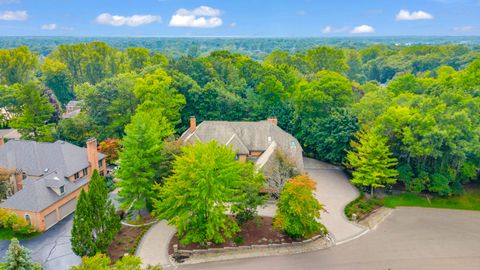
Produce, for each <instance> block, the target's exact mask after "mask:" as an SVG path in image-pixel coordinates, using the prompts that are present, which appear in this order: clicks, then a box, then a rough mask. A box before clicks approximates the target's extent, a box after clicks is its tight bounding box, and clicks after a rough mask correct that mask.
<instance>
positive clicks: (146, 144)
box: [116, 110, 174, 210]
mask: <svg viewBox="0 0 480 270" xmlns="http://www.w3.org/2000/svg"><path fill="white" fill-rule="evenodd" d="M173 132H174V131H173V129H172V127H171V126H170V124H169V123H168V122H167V119H166V118H165V117H163V116H160V114H156V113H154V112H144V111H142V110H137V113H136V114H135V115H134V116H133V117H132V122H131V123H130V124H128V125H127V126H126V128H125V133H126V134H127V135H126V136H125V137H124V138H123V140H122V144H123V149H122V151H121V152H120V155H119V156H120V159H119V165H120V169H119V170H118V173H117V175H116V176H117V178H119V179H120V181H119V182H118V185H117V186H118V187H119V188H120V191H119V196H120V202H121V203H122V205H121V207H122V208H123V209H127V210H128V209H129V208H133V209H136V210H140V209H142V208H145V207H147V206H148V205H150V203H151V198H152V196H153V193H154V191H153V185H154V183H155V182H157V181H158V180H159V179H160V178H161V175H160V172H159V168H160V164H161V161H162V159H163V158H162V148H163V140H164V139H165V138H166V137H168V136H170V135H172V134H173Z"/></svg>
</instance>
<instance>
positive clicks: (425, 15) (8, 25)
mask: <svg viewBox="0 0 480 270" xmlns="http://www.w3.org/2000/svg"><path fill="white" fill-rule="evenodd" d="M400 35H421V36H425V35H428V36H431V35H441V36H450V35H480V0H405V1H400V0H328V1H320V0H216V1H215V0H0V36H160V37H161V36H168V37H186V36H229V37H230V36H234V37H329V36H400Z"/></svg>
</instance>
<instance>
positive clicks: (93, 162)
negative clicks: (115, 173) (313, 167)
mask: <svg viewBox="0 0 480 270" xmlns="http://www.w3.org/2000/svg"><path fill="white" fill-rule="evenodd" d="M97 151H98V150H97V139H95V138H90V139H88V141H87V158H88V163H90V169H89V175H90V176H92V174H93V170H99V167H98V152H97Z"/></svg>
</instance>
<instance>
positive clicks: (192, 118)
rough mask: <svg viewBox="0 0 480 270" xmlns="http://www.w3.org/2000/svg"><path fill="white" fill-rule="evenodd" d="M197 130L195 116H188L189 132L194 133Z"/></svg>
mask: <svg viewBox="0 0 480 270" xmlns="http://www.w3.org/2000/svg"><path fill="white" fill-rule="evenodd" d="M196 129H197V118H196V117H195V116H190V132H195V130H196Z"/></svg>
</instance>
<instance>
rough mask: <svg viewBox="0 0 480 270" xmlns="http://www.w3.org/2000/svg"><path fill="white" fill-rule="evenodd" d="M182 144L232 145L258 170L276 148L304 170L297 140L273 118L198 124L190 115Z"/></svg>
mask: <svg viewBox="0 0 480 270" xmlns="http://www.w3.org/2000/svg"><path fill="white" fill-rule="evenodd" d="M180 140H182V141H183V142H184V143H195V142H197V141H199V142H209V141H212V140H215V141H217V142H218V143H221V144H225V145H227V146H231V147H232V149H233V150H235V151H236V152H237V157H238V159H239V160H241V161H245V160H251V161H252V162H254V163H255V166H256V167H257V169H259V170H266V169H267V167H268V166H269V164H270V163H271V162H272V159H273V158H274V153H275V151H276V150H282V151H283V152H284V153H285V154H287V155H289V156H290V157H291V158H292V159H293V160H294V161H295V163H296V165H297V169H298V170H299V171H300V172H303V169H304V168H303V149H302V146H301V145H300V143H299V142H298V140H297V139H296V138H295V137H293V136H292V135H291V134H289V133H287V132H286V131H284V130H282V129H281V128H280V127H278V125H277V119H276V118H269V119H267V120H264V121H257V122H248V121H203V122H202V123H200V124H199V125H198V126H197V122H196V118H195V117H194V116H192V117H191V118H190V128H189V129H188V130H186V131H185V132H184V133H183V134H182V136H181V137H180Z"/></svg>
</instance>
